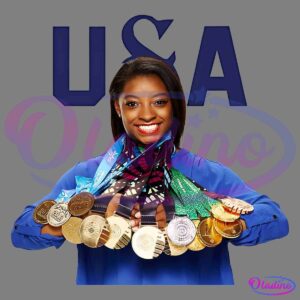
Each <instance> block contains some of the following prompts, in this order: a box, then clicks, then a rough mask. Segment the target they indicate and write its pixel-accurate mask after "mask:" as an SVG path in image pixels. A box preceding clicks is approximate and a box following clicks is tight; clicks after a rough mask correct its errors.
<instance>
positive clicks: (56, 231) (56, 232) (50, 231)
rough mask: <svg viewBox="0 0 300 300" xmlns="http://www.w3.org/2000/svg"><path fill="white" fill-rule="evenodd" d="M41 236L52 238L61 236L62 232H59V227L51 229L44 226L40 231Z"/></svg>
mask: <svg viewBox="0 0 300 300" xmlns="http://www.w3.org/2000/svg"><path fill="white" fill-rule="evenodd" d="M41 233H42V234H46V233H47V234H51V235H54V236H63V234H62V231H61V226H60V227H53V226H50V225H49V224H46V225H44V226H43V227H42V229H41Z"/></svg>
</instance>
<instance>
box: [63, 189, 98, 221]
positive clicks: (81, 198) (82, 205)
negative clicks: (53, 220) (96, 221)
mask: <svg viewBox="0 0 300 300" xmlns="http://www.w3.org/2000/svg"><path fill="white" fill-rule="evenodd" d="M94 201H95V198H94V196H93V194H91V193H88V192H81V193H79V194H77V195H75V196H73V197H72V198H71V199H70V201H69V203H68V210H69V212H70V213H71V215H72V216H75V217H78V216H82V215H85V214H86V213H87V212H88V211H89V210H90V209H91V208H92V207H93V205H94Z"/></svg>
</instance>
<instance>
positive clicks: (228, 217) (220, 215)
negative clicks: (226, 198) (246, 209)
mask: <svg viewBox="0 0 300 300" xmlns="http://www.w3.org/2000/svg"><path fill="white" fill-rule="evenodd" d="M211 213H212V214H213V216H214V217H215V218H216V219H218V220H220V221H223V222H234V221H235V220H237V219H238V218H239V217H240V215H239V214H235V213H230V212H228V211H226V210H225V209H224V207H223V205H222V204H215V205H213V206H212V207H211Z"/></svg>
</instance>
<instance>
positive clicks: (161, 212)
mask: <svg viewBox="0 0 300 300" xmlns="http://www.w3.org/2000/svg"><path fill="white" fill-rule="evenodd" d="M141 217H142V216H141V212H140V209H139V204H138V203H137V204H136V205H135V206H134V207H133V209H132V212H131V221H130V223H131V227H132V231H133V232H136V231H137V230H138V229H139V227H140V225H141ZM156 222H157V225H158V227H159V228H160V229H163V228H164V227H166V226H167V221H166V212H165V209H164V207H163V205H162V204H159V205H158V206H157V209H156Z"/></svg>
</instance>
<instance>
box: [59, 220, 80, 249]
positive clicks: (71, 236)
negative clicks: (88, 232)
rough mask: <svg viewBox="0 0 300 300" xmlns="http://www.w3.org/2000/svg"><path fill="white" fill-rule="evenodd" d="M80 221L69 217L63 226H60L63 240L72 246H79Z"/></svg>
mask: <svg viewBox="0 0 300 300" xmlns="http://www.w3.org/2000/svg"><path fill="white" fill-rule="evenodd" d="M81 223H82V219H81V218H78V217H71V218H70V219H69V220H68V221H67V222H66V223H65V224H63V225H62V227H61V231H62V234H63V236H64V237H65V239H66V240H67V241H68V242H70V243H72V244H81V243H82V242H81V237H80V225H81Z"/></svg>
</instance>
